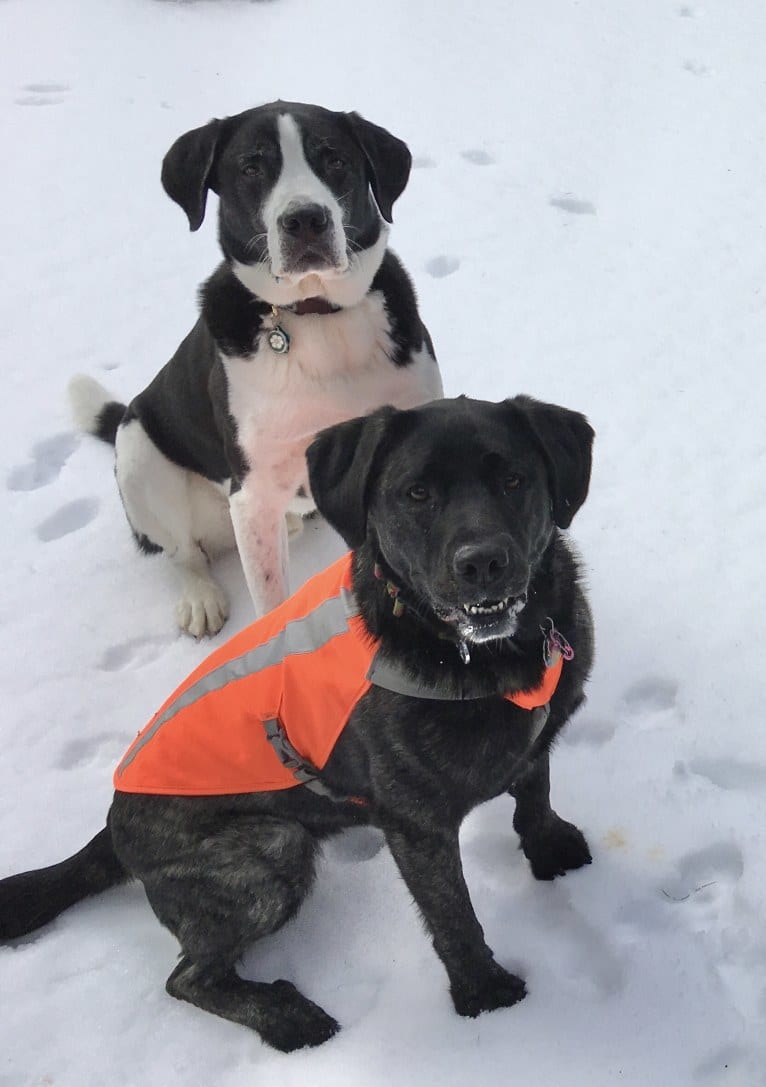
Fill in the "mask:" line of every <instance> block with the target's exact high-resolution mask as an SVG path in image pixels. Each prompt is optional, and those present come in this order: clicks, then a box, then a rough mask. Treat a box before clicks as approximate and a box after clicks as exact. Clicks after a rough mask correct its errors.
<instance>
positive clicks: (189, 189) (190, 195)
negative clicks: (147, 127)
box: [162, 120, 222, 230]
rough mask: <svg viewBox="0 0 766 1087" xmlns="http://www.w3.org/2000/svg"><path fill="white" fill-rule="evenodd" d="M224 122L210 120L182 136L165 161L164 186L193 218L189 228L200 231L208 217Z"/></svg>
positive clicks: (163, 167) (163, 164)
mask: <svg viewBox="0 0 766 1087" xmlns="http://www.w3.org/2000/svg"><path fill="white" fill-rule="evenodd" d="M221 129H222V122H221V121H218V120H212V121H209V122H208V123H207V124H206V125H203V126H202V128H195V129H192V131H191V132H187V133H185V134H184V135H183V136H179V138H178V139H177V140H176V142H175V143H174V144H173V146H172V147H171V148H170V150H169V151H168V153H167V155H165V158H164V159H163V160H162V185H163V187H164V189H165V192H166V193H167V194H168V196H169V197H170V199H171V200H175V202H176V204H180V206H181V207H182V208H183V210H184V211H185V212H186V215H187V217H188V219H189V229H190V230H199V228H200V227H201V226H202V220H203V219H204V218H205V204H206V203H207V191H208V189H209V188H210V187H211V185H210V171H211V170H212V168H213V161H214V159H215V153H216V151H217V149H218V141H219V139H220V136H221Z"/></svg>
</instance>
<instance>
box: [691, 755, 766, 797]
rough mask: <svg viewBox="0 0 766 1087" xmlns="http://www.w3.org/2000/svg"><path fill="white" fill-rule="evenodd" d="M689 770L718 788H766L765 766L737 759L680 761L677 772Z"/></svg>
mask: <svg viewBox="0 0 766 1087" xmlns="http://www.w3.org/2000/svg"><path fill="white" fill-rule="evenodd" d="M686 769H688V770H690V771H691V772H692V773H693V774H697V775H698V776H699V777H703V778H707V780H708V781H710V782H712V784H713V785H717V786H718V787H719V788H720V789H758V790H760V789H764V788H766V766H761V765H760V764H759V763H750V762H744V761H741V760H738V759H689V761H688V763H681V764H679V766H678V767H677V772H680V773H683V772H684V770H686Z"/></svg>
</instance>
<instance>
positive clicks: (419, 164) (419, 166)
mask: <svg viewBox="0 0 766 1087" xmlns="http://www.w3.org/2000/svg"><path fill="white" fill-rule="evenodd" d="M435 165H436V160H435V159H432V158H431V156H430V155H416V156H415V158H414V159H413V160H412V169H413V170H431V169H433V167H434V166H435Z"/></svg>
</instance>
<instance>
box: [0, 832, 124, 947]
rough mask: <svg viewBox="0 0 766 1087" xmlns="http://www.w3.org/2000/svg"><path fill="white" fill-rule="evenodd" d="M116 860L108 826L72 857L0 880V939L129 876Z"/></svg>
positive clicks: (11, 936) (21, 932)
mask: <svg viewBox="0 0 766 1087" xmlns="http://www.w3.org/2000/svg"><path fill="white" fill-rule="evenodd" d="M129 878H130V877H129V875H128V873H127V872H126V871H125V869H124V868H123V866H122V865H121V864H120V862H119V860H118V859H117V855H116V853H115V852H114V847H113V845H112V835H111V834H110V832H109V828H108V827H104V829H103V830H102V831H101V832H100V833H99V834H97V835H96V837H95V838H94V839H93V841H91V842H88V844H87V845H86V846H85V847H84V849H81V850H80V852H79V853H75V855H74V856H73V857H69V858H67V860H65V861H61V863H60V864H53V865H51V867H50V868H38V869H37V871H35V872H22V873H21V874H20V875H18V876H9V877H8V878H7V879H3V880H0V942H5V941H6V940H15V939H17V938H18V937H19V936H25V935H26V934H27V933H28V932H34V930H35V929H38V928H41V927H42V926H43V925H47V924H48V922H49V921H52V920H53V918H54V917H58V915H59V914H60V913H62V912H63V911H64V910H66V909H68V908H69V907H70V906H74V904H75V903H76V902H79V901H80V900H81V899H83V898H87V897H88V896H89V895H95V894H100V893H101V891H107V890H108V889H109V888H110V887H114V886H116V885H117V884H118V883H124V882H125V880H127V879H129Z"/></svg>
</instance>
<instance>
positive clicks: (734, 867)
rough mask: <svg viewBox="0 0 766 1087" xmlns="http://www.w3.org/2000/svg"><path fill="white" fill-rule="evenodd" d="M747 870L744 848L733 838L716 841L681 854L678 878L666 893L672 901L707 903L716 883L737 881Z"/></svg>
mask: <svg viewBox="0 0 766 1087" xmlns="http://www.w3.org/2000/svg"><path fill="white" fill-rule="evenodd" d="M744 870H745V864H744V861H743V859H742V852H741V851H740V849H739V848H738V847H737V846H736V845H735V844H734V843H733V842H714V843H713V845H709V846H706V847H705V849H700V850H698V851H697V852H695V853H687V854H686V856H684V857H681V859H680V860H679V862H678V876H677V878H675V879H671V880H669V881H667V882H666V883H665V884H664V885H663V887H662V893H663V894H664V895H665V897H666V898H668V899H670V901H671V902H686V901H688V900H691V899H694V900H696V901H698V902H701V903H707V902H710V901H711V900H712V899H713V898H714V897H715V894H716V890H715V889H716V887H718V886H719V885H721V884H724V885H725V884H732V883H736V882H737V881H738V880H739V879H741V878H742V874H743V872H744Z"/></svg>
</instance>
